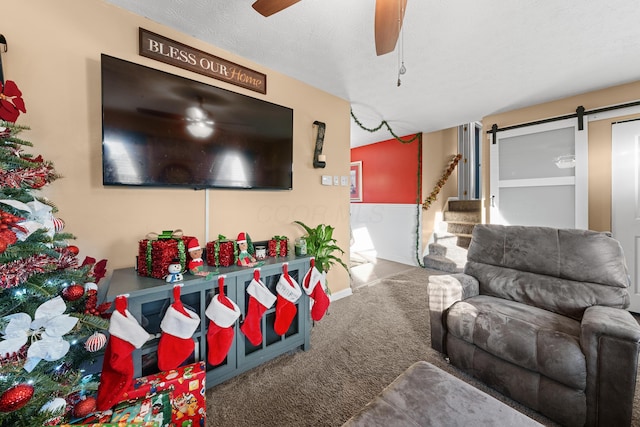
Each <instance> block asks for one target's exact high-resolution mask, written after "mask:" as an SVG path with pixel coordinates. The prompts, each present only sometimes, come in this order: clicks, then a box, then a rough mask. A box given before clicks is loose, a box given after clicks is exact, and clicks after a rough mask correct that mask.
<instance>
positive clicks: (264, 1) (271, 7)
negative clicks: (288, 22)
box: [251, 0, 300, 16]
mask: <svg viewBox="0 0 640 427" xmlns="http://www.w3.org/2000/svg"><path fill="white" fill-rule="evenodd" d="M299 1H300V0H257V1H256V2H255V3H253V5H252V6H251V7H253V8H254V9H255V10H256V11H257V12H258V13H259V14H260V15H262V16H271V15H273V14H274V13H277V12H280V11H281V10H283V9H286V8H288V7H289V6H291V5H294V4H296V3H298V2H299Z"/></svg>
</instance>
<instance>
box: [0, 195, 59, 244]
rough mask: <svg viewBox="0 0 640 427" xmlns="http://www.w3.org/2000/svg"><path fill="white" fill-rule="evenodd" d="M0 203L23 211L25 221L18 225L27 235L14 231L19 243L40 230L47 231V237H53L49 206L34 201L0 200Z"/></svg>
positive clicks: (51, 216)
mask: <svg viewBox="0 0 640 427" xmlns="http://www.w3.org/2000/svg"><path fill="white" fill-rule="evenodd" d="M0 203H2V204H5V205H9V206H12V207H14V208H16V209H19V210H21V211H24V212H25V213H26V215H24V216H25V217H26V219H25V220H24V221H22V222H20V223H19V225H20V226H21V227H24V228H26V229H27V233H23V232H22V231H19V230H16V231H15V233H16V237H17V238H18V239H20V240H21V241H24V240H26V239H27V237H29V236H30V235H31V234H33V233H34V232H36V231H37V230H40V229H45V230H47V235H48V236H49V237H53V235H54V233H55V226H54V224H53V214H52V212H51V211H52V209H51V206H49V205H47V204H45V203H42V202H40V201H38V200H36V199H34V200H33V201H31V202H29V203H22V202H19V201H17V200H8V199H3V200H0Z"/></svg>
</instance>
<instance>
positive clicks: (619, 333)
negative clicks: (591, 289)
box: [580, 306, 640, 426]
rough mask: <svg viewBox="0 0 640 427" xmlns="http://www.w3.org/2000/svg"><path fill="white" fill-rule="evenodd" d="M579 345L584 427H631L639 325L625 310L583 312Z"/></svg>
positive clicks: (591, 309)
mask: <svg viewBox="0 0 640 427" xmlns="http://www.w3.org/2000/svg"><path fill="white" fill-rule="evenodd" d="M581 329H582V331H581V336H580V345H581V346H582V351H583V352H584V354H585V357H586V362H587V408H588V413H587V425H619V426H626V425H630V424H631V415H632V412H633V396H634V393H635V384H636V373H637V369H638V351H639V350H640V325H638V322H637V321H636V320H635V319H634V318H633V316H632V315H631V314H630V313H629V312H628V311H626V310H623V309H620V308H612V307H604V306H593V307H589V308H587V309H586V310H585V312H584V316H583V318H582V323H581Z"/></svg>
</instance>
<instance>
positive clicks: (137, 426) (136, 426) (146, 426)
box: [58, 421, 162, 427]
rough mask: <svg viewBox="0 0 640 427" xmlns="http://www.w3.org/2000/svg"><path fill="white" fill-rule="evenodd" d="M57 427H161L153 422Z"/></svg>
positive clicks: (64, 426) (64, 425) (60, 426)
mask: <svg viewBox="0 0 640 427" xmlns="http://www.w3.org/2000/svg"><path fill="white" fill-rule="evenodd" d="M58 427H162V426H161V425H160V424H159V423H157V422H155V421H148V422H146V423H115V424H114V423H92V424H59V425H58Z"/></svg>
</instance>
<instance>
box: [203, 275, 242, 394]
mask: <svg viewBox="0 0 640 427" xmlns="http://www.w3.org/2000/svg"><path fill="white" fill-rule="evenodd" d="M218 293H219V286H218V277H217V276H216V277H214V278H213V280H212V281H211V282H208V283H207V285H206V288H205V290H204V291H203V292H202V295H203V297H204V298H205V307H208V306H209V304H210V303H211V300H212V299H213V297H214V296H215V295H217V294H218ZM224 293H225V295H226V296H227V298H229V299H230V300H232V301H234V302H235V303H236V304H237V305H238V306H240V307H242V305H241V302H240V301H239V300H238V281H237V277H236V276H230V277H229V276H225V279H224ZM202 315H203V318H204V319H205V320H206V327H205V329H204V332H203V334H202V336H201V341H202V342H203V344H202V346H201V357H202V360H204V361H206V362H207V363H206V367H207V381H209V382H213V383H217V382H220V381H222V380H224V379H227V378H230V377H231V376H233V375H234V372H235V371H236V370H237V368H238V355H237V351H236V349H237V347H238V341H239V340H240V339H241V337H240V335H239V334H240V329H239V327H238V325H239V322H240V320H241V319H238V321H236V323H235V324H234V326H233V342H232V343H231V347H230V348H229V352H228V353H227V357H226V358H225V360H223V361H222V363H220V364H218V365H215V366H214V365H211V364H210V363H209V361H208V357H207V355H208V351H209V348H208V342H207V331H208V330H209V327H210V322H211V321H210V320H209V319H208V318H207V317H206V314H205V313H204V311H203V313H202Z"/></svg>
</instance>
